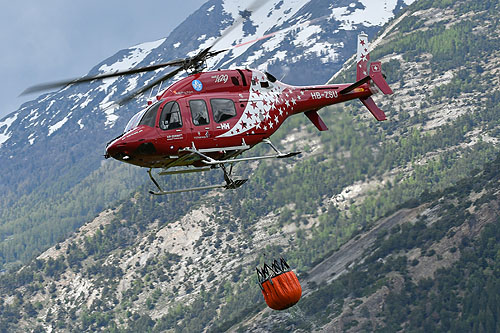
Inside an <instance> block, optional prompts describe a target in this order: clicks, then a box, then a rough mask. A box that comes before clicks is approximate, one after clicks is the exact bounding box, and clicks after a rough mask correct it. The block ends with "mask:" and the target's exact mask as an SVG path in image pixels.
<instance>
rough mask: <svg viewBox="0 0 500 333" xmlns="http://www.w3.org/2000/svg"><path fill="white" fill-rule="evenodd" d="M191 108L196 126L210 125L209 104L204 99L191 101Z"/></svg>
mask: <svg viewBox="0 0 500 333" xmlns="http://www.w3.org/2000/svg"><path fill="white" fill-rule="evenodd" d="M189 108H190V109H191V118H193V124H194V125H195V126H201V125H208V124H209V123H210V120H209V118H208V110H207V104H206V103H205V101H204V100H202V99H196V100H193V101H189Z"/></svg>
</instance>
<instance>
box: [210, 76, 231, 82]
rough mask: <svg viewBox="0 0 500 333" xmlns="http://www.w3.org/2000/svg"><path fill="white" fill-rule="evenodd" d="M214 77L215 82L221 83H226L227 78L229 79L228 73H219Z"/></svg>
mask: <svg viewBox="0 0 500 333" xmlns="http://www.w3.org/2000/svg"><path fill="white" fill-rule="evenodd" d="M212 79H215V83H220V82H224V83H226V82H227V80H228V79H229V76H228V75H227V74H219V75H214V76H212Z"/></svg>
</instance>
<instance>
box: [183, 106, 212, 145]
mask: <svg viewBox="0 0 500 333" xmlns="http://www.w3.org/2000/svg"><path fill="white" fill-rule="evenodd" d="M187 105H188V107H189V110H190V113H191V124H192V125H191V132H192V134H193V142H194V145H195V146H196V147H197V148H209V147H211V146H212V145H213V138H214V135H213V128H212V124H213V122H212V121H210V117H209V115H208V108H207V102H206V101H205V100H204V99H192V100H190V101H189V102H188V104H187Z"/></svg>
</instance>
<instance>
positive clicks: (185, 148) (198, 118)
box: [26, 33, 392, 195]
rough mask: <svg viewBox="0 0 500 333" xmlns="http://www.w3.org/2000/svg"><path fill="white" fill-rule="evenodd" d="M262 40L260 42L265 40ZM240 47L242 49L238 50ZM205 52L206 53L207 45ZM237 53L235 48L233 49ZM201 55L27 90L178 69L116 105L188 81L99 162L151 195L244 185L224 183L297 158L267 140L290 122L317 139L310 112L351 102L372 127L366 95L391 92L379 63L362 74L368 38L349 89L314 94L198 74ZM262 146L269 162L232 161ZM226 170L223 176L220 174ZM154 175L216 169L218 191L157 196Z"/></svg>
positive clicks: (254, 75) (323, 88)
mask: <svg viewBox="0 0 500 333" xmlns="http://www.w3.org/2000/svg"><path fill="white" fill-rule="evenodd" d="M271 35H274V34H270V35H267V36H264V37H261V38H258V39H256V40H255V41H257V40H260V39H262V38H266V37H269V36H271ZM245 44H247V43H245ZM212 46H213V45H212ZM238 46H240V45H237V46H235V47H238ZM211 48H212V47H209V48H206V49H204V50H202V51H201V52H199V53H198V54H197V55H195V56H194V57H190V58H186V59H179V60H174V61H171V62H167V63H163V64H158V65H153V66H147V67H142V68H136V69H131V70H126V71H121V72H116V73H109V74H101V75H98V76H93V77H83V78H80V79H77V80H72V81H65V82H56V83H51V84H44V85H39V86H35V87H33V88H30V89H28V90H27V91H26V92H32V91H37V90H41V89H47V88H52V87H58V86H62V85H66V84H68V83H72V84H74V83H80V82H88V81H92V80H96V79H105V78H108V77H115V76H118V75H129V74H135V73H140V72H145V71H152V70H156V69H158V68H162V67H166V66H177V67H178V68H177V69H175V70H174V71H172V72H170V73H168V74H167V75H165V76H163V77H160V78H158V79H156V80H154V82H152V83H150V84H148V85H146V86H144V87H142V88H141V89H139V90H137V91H135V92H134V93H133V94H132V95H131V96H128V97H127V99H126V100H122V101H120V104H123V103H124V102H126V101H128V100H130V99H132V98H134V97H135V96H137V95H139V94H141V93H143V92H144V91H146V90H148V89H150V88H152V87H153V86H155V85H157V84H158V83H160V82H162V81H165V80H167V79H170V78H172V77H174V76H175V75H177V74H178V73H179V72H181V71H182V70H187V71H191V73H192V74H191V75H189V76H187V77H185V78H183V79H181V80H179V81H178V82H175V83H174V84H172V85H171V86H169V87H168V88H167V89H165V90H164V91H163V92H162V93H161V94H160V95H159V96H157V101H156V102H155V103H152V102H149V103H148V104H149V105H148V106H147V107H146V108H145V109H143V110H141V111H139V112H138V113H137V114H135V115H134V116H133V117H132V119H131V120H130V121H129V123H128V124H127V126H126V128H125V131H124V133H123V134H122V135H120V136H119V137H118V138H116V139H114V140H112V141H111V142H109V143H108V145H107V147H106V155H105V157H106V158H109V157H112V158H114V159H116V160H118V161H122V162H126V163H130V164H134V165H138V166H140V167H145V168H148V169H149V170H148V173H149V176H150V178H151V180H152V182H153V183H154V184H155V186H156V187H157V189H158V190H157V191H150V193H151V194H155V195H163V194H170V193H178V192H186V191H196V190H206V189H214V188H225V189H236V188H238V187H240V186H241V185H243V184H244V183H245V182H246V180H247V179H233V178H232V177H231V171H232V166H233V164H234V163H237V162H243V161H252V160H260V159H268V158H285V157H291V156H295V155H297V154H299V152H292V153H283V152H281V151H279V150H278V149H277V148H276V146H274V145H273V144H272V143H271V141H270V140H269V137H270V136H271V135H272V134H273V133H274V132H276V130H277V129H278V128H279V127H280V126H281V124H282V123H283V122H284V121H285V120H286V119H287V118H288V117H290V116H292V115H295V114H298V113H304V114H305V115H306V116H307V118H309V120H310V121H311V122H312V123H313V124H314V125H315V126H316V128H317V129H318V130H320V131H325V130H327V129H328V128H327V126H326V125H325V123H324V122H323V121H322V120H321V118H320V116H319V115H318V113H317V111H318V110H319V109H321V108H323V107H325V106H328V105H332V104H337V103H342V102H345V101H349V100H353V99H359V100H361V102H362V103H363V104H364V105H365V106H366V107H367V108H368V110H369V111H370V112H371V113H372V114H373V116H374V117H375V118H376V119H377V120H379V121H380V120H385V119H386V116H385V114H384V112H383V111H382V110H380V109H379V108H378V107H377V106H376V104H375V103H374V101H373V99H372V98H371V95H373V94H375V93H377V92H378V90H380V91H382V93H384V94H392V90H391V88H390V87H389V85H388V84H387V82H386V81H385V78H384V76H383V75H382V72H381V63H380V62H371V64H370V66H369V70H368V61H369V51H368V36H367V35H366V34H363V33H362V34H360V35H359V36H358V50H357V75H356V80H357V81H356V82H354V83H341V84H331V85H315V86H292V85H288V84H285V83H283V82H280V81H278V80H276V78H275V77H274V76H273V75H271V74H269V73H267V72H261V71H259V70H255V69H247V68H244V69H230V70H217V71H206V72H204V71H203V69H204V68H205V67H206V65H205V63H206V60H207V59H208V58H210V57H213V56H215V55H217V54H219V53H221V52H225V51H227V49H226V50H221V51H211ZM261 142H264V143H266V144H268V145H269V146H270V147H271V148H272V149H273V151H274V154H271V155H266V156H256V157H241V156H240V155H241V154H242V153H243V152H245V151H247V150H249V149H251V148H252V147H254V146H255V145H257V144H258V143H261ZM226 165H229V166H230V168H229V170H228V169H227V168H226ZM155 168H161V169H162V170H161V171H160V172H159V174H160V175H168V174H177V173H189V172H199V171H208V170H212V169H218V168H219V169H222V171H223V173H224V180H225V182H224V183H223V184H219V185H209V186H201V187H194V188H186V189H176V190H163V189H162V187H161V186H160V184H159V183H158V182H157V181H156V179H155V178H154V177H153V175H152V173H151V172H152V169H155Z"/></svg>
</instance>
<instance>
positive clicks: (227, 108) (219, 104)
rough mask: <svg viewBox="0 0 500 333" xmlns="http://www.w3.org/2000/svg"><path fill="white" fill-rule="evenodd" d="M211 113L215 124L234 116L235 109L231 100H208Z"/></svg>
mask: <svg viewBox="0 0 500 333" xmlns="http://www.w3.org/2000/svg"><path fill="white" fill-rule="evenodd" d="M210 105H211V106H212V112H213V116H214V120H215V122H216V123H220V122H223V121H224V120H227V119H230V118H233V117H234V116H236V108H235V106H234V102H233V101H232V100H231V99H225V98H213V99H211V100H210Z"/></svg>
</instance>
